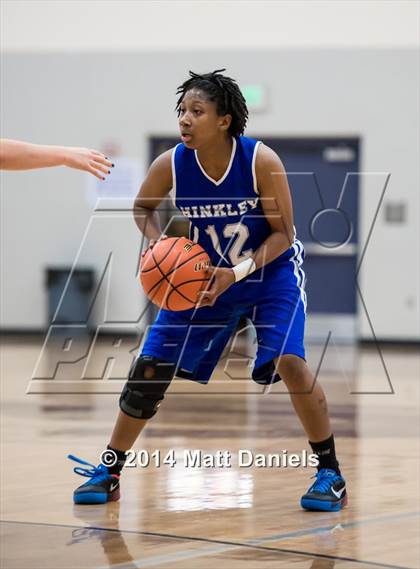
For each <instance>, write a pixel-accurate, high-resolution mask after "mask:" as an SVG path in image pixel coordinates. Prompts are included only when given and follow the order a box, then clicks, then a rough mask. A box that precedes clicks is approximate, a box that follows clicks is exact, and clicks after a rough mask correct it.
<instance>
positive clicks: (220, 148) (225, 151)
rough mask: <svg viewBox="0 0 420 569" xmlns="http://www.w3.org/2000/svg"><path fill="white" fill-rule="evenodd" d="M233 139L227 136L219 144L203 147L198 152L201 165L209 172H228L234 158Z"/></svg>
mask: <svg viewBox="0 0 420 569" xmlns="http://www.w3.org/2000/svg"><path fill="white" fill-rule="evenodd" d="M232 147H233V139H232V137H231V136H227V137H226V138H224V139H222V140H221V141H220V142H217V144H211V145H209V146H204V147H201V148H199V149H198V150H197V156H198V159H199V160H200V164H201V165H202V166H203V168H204V169H205V170H206V171H207V172H208V170H213V171H214V170H216V171H218V170H222V171H223V172H224V171H225V170H226V168H227V166H228V164H229V161H230V158H231V156H232Z"/></svg>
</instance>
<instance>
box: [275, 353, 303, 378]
mask: <svg viewBox="0 0 420 569" xmlns="http://www.w3.org/2000/svg"><path fill="white" fill-rule="evenodd" d="M276 369H277V371H278V373H279V374H280V375H281V377H282V379H284V381H285V383H299V382H300V381H302V380H303V379H304V377H305V374H306V370H307V364H306V362H305V360H304V359H302V358H300V357H299V356H295V355H293V354H287V355H284V356H280V357H279V358H278V359H277V361H276Z"/></svg>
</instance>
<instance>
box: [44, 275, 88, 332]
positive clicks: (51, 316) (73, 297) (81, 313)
mask: <svg viewBox="0 0 420 569" xmlns="http://www.w3.org/2000/svg"><path fill="white" fill-rule="evenodd" d="M70 274H71V278H70V281H69V283H68V286H67V288H66V289H65V287H66V285H67V281H68V279H69V276H70ZM94 285H95V271H94V269H93V268H89V267H86V268H80V269H75V270H74V271H73V272H71V267H47V268H46V270H45V286H46V289H47V295H48V326H49V325H51V324H54V325H56V326H66V325H80V326H83V325H86V332H88V331H90V330H91V329H92V328H93V322H92V314H91V312H92V304H93V293H94ZM63 292H64V296H63ZM62 296H63V298H62ZM60 301H61V302H60ZM59 304H60V306H59V310H58V312H57V314H56V311H57V307H58V305H59Z"/></svg>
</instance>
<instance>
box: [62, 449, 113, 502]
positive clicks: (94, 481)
mask: <svg viewBox="0 0 420 569" xmlns="http://www.w3.org/2000/svg"><path fill="white" fill-rule="evenodd" d="M67 458H69V459H70V460H74V461H75V462H78V463H79V464H83V465H85V466H88V467H89V468H80V466H76V467H75V468H74V469H73V470H74V472H75V473H76V474H79V475H80V476H86V477H87V478H90V480H88V481H87V482H85V483H84V484H82V485H81V486H79V487H78V488H76V490H75V491H74V492H73V501H74V503H75V504H106V503H107V502H116V501H117V500H119V499H120V477H119V476H118V475H117V474H110V473H109V472H108V469H107V467H106V466H105V465H104V464H100V465H99V466H95V465H93V464H90V462H86V461H85V460H82V459H81V458H78V457H77V456H73V455H72V454H69V455H68V456H67Z"/></svg>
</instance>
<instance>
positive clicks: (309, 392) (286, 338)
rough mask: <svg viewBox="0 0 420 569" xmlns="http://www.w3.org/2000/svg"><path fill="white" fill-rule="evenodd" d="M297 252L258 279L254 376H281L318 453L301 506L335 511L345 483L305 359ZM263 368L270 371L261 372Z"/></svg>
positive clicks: (270, 379)
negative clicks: (312, 482) (314, 474)
mask: <svg viewBox="0 0 420 569" xmlns="http://www.w3.org/2000/svg"><path fill="white" fill-rule="evenodd" d="M296 253H297V254H296V255H294V256H292V257H291V258H290V259H289V261H287V262H285V263H284V264H283V265H282V266H281V267H279V268H278V269H276V270H274V271H267V274H266V276H265V279H264V282H263V283H262V285H263V287H264V288H263V290H262V292H261V294H260V295H259V296H260V298H261V300H260V301H259V302H258V304H257V307H256V312H255V314H254V317H253V319H252V320H253V322H254V325H255V327H256V331H257V339H258V352H257V359H256V362H255V369H254V372H253V378H254V379H256V377H258V376H259V375H262V376H263V381H260V383H266V384H270V383H273V382H274V381H275V379H276V377H277V378H278V377H279V376H280V377H281V378H282V379H283V380H284V382H285V384H286V386H287V388H288V390H289V393H290V397H291V399H292V403H293V406H294V408H295V410H296V413H297V415H298V417H299V419H300V421H301V423H302V426H303V428H304V430H305V432H306V434H307V436H308V439H309V444H310V445H311V447H312V449H313V451H314V453H316V454H317V455H318V457H319V467H318V474H317V481H316V483H315V484H316V486H315V485H313V486H312V487H311V489H310V490H309V491H308V493H307V494H305V496H304V497H303V498H302V501H301V504H302V506H303V507H304V508H308V509H309V508H310V509H318V510H338V509H340V508H341V507H342V506H343V505H344V503H345V500H346V496H345V493H346V490H345V482H344V480H343V478H342V477H341V473H340V469H339V465H338V461H337V458H336V453H335V445H334V437H333V435H332V432H331V426H330V420H329V415H328V407H327V402H326V397H325V394H324V391H323V389H322V387H321V385H320V384H319V383H318V382H315V380H314V377H313V375H312V374H311V372H310V370H309V368H308V366H307V364H306V361H305V348H304V328H305V317H306V314H305V312H306V295H305V292H304V290H303V289H302V287H301V284H302V283H303V282H304V274H303V271H302V270H301V268H300V265H301V260H300V253H299V247H298V248H297V250H296ZM264 290H265V291H266V292H265V293H264ZM272 362H273V363H272ZM270 366H271V367H270ZM264 369H268V373H267V372H266V373H265V374H263V373H261V370H264Z"/></svg>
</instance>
